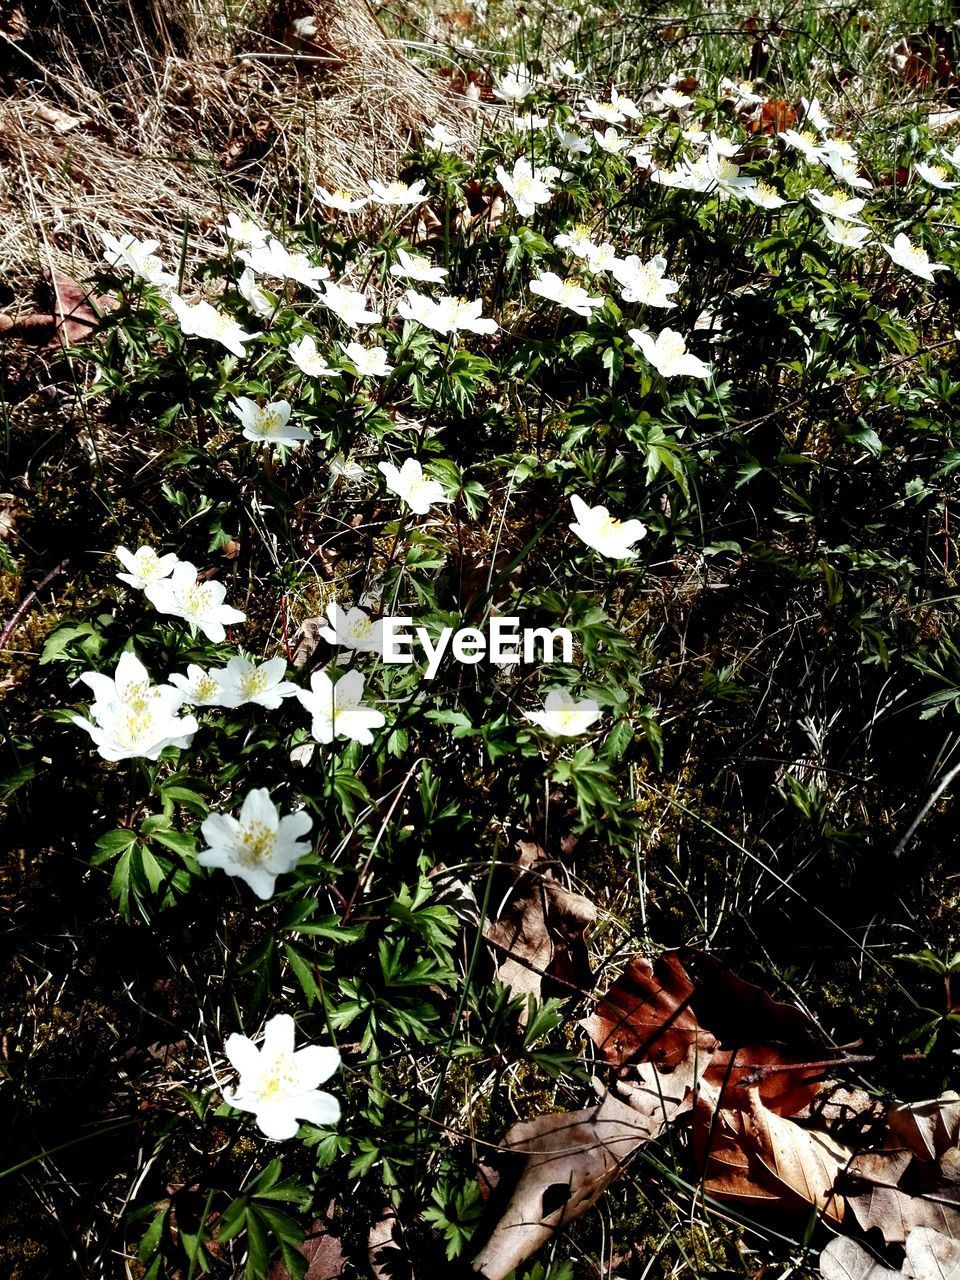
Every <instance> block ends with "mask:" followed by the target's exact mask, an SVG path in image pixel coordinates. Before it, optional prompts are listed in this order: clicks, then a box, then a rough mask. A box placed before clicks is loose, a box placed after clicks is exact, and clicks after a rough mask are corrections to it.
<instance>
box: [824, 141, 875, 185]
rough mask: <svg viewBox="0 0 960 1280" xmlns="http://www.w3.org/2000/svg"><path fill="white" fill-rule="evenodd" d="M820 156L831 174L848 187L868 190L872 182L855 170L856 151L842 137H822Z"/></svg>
mask: <svg viewBox="0 0 960 1280" xmlns="http://www.w3.org/2000/svg"><path fill="white" fill-rule="evenodd" d="M820 157H821V159H822V161H823V163H824V164H825V165H826V166H827V168H828V169H829V170H830V172H831V173H832V174H833V176H834V177H835V178H837V179H839V181H840V182H845V183H846V184H847V186H848V187H854V188H857V189H860V190H863V191H869V190H870V188H871V186H872V183H871V182H870V180H869V178H861V177H860V174H859V173H858V171H857V153H856V152H855V151H854V149H853V147H852V146H851V145H850V143H849V142H847V141H846V140H845V139H843V138H824V140H823V142H822V144H821V147H820Z"/></svg>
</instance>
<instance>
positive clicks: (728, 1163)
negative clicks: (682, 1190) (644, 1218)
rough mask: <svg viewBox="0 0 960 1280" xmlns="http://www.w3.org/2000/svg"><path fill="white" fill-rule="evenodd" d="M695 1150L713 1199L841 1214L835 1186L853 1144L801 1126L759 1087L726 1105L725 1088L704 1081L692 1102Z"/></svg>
mask: <svg viewBox="0 0 960 1280" xmlns="http://www.w3.org/2000/svg"><path fill="white" fill-rule="evenodd" d="M693 1150H694V1158H695V1160H696V1162H697V1166H698V1168H699V1169H701V1170H702V1173H701V1177H702V1185H703V1189H704V1191H705V1192H706V1193H707V1194H708V1195H710V1196H712V1197H713V1198H714V1199H717V1200H723V1201H726V1202H728V1203H733V1204H743V1205H749V1206H751V1207H754V1208H755V1207H756V1206H758V1205H760V1204H765V1205H766V1207H767V1208H770V1209H776V1210H778V1211H779V1212H786V1213H790V1212H809V1210H810V1208H811V1207H813V1208H815V1209H816V1210H817V1211H818V1212H819V1213H821V1214H823V1216H824V1217H825V1218H826V1219H828V1220H829V1221H831V1222H834V1223H839V1222H840V1221H842V1219H843V1215H844V1204H843V1201H842V1199H840V1197H839V1196H838V1194H837V1193H836V1191H835V1190H834V1184H835V1183H836V1181H837V1178H838V1176H839V1175H840V1173H841V1172H842V1171H843V1170H844V1169H845V1168H846V1167H847V1165H848V1163H849V1161H850V1157H851V1154H852V1153H851V1152H850V1150H849V1149H848V1148H846V1147H844V1146H842V1145H841V1144H840V1143H838V1142H836V1141H835V1140H834V1139H833V1138H831V1137H830V1136H829V1134H825V1133H819V1132H817V1131H816V1130H813V1129H804V1128H803V1127H801V1126H800V1125H799V1124H797V1123H796V1122H795V1121H793V1120H790V1119H787V1118H785V1117H783V1116H779V1115H777V1114H776V1112H774V1111H771V1110H769V1108H767V1107H766V1106H764V1104H763V1101H762V1099H761V1097H760V1092H759V1090H758V1089H750V1090H748V1097H747V1105H746V1106H745V1107H742V1108H741V1107H729V1108H728V1107H726V1106H723V1105H721V1093H720V1090H718V1089H716V1088H715V1087H713V1086H711V1085H701V1088H700V1092H699V1094H698V1097H697V1103H696V1107H695V1110H694V1127H693Z"/></svg>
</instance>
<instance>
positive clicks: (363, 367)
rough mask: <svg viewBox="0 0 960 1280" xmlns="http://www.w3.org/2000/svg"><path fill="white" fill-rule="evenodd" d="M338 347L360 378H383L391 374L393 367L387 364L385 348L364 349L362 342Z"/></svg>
mask: <svg viewBox="0 0 960 1280" xmlns="http://www.w3.org/2000/svg"><path fill="white" fill-rule="evenodd" d="M340 345H341V347H343V351H344V354H345V355H346V357H347V359H348V360H349V361H350V363H351V364H352V365H353V367H354V369H356V371H357V373H358V374H359V375H360V377H361V378H385V377H387V375H388V374H390V373H393V365H392V364H387V353H386V350H385V348H383V347H365V346H364V345H363V343H362V342H347V343H343V342H341V343H340Z"/></svg>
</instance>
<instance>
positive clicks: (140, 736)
mask: <svg viewBox="0 0 960 1280" xmlns="http://www.w3.org/2000/svg"><path fill="white" fill-rule="evenodd" d="M176 692H177V696H178V697H179V691H176ZM72 720H73V723H74V724H76V725H79V726H80V728H82V729H86V731H87V732H88V733H89V734H90V737H91V738H92V739H93V741H94V742H95V743H96V747H97V751H98V753H99V754H100V755H101V756H102V757H103V759H104V760H135V759H140V758H142V759H145V760H156V759H158V757H159V755H160V752H161V751H163V750H165V749H166V748H167V747H177V748H178V749H180V750H182V749H184V748H185V747H188V746H189V745H190V743H191V741H192V739H193V735H194V734H195V733H196V731H197V729H198V728H199V726H198V724H197V722H196V720H195V719H194V717H193V716H183V717H179V716H178V715H177V713H176V711H175V710H173V709H172V708H171V707H169V706H165V705H164V704H163V703H159V702H155V701H151V702H147V703H145V704H144V705H143V706H142V707H133V706H129V705H127V704H125V703H120V702H117V703H113V704H111V705H110V706H109V707H108V706H104V707H102V708H101V709H100V713H99V716H98V718H97V719H96V721H90V720H85V719H84V718H83V716H73V717H72Z"/></svg>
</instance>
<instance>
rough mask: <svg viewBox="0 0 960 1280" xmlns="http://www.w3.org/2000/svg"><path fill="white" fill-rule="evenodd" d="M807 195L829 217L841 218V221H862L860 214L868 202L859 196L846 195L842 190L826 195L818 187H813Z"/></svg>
mask: <svg viewBox="0 0 960 1280" xmlns="http://www.w3.org/2000/svg"><path fill="white" fill-rule="evenodd" d="M807 195H808V196H809V197H810V203H811V204H812V205H813V206H814V207H815V208H816V209H819V211H820V212H821V213H825V214H827V215H828V217H831V218H839V219H840V221H841V222H860V221H862V219H861V218H860V214H861V212H862V210H863V207H864V205H865V204H866V203H867V202H866V200H864V199H862V198H861V197H859V196H845V195H844V194H843V192H842V191H834V192H833V193H832V194H831V195H825V194H824V193H823V192H822V191H820V190H819V188H817V187H813V188H812V189H811V190H810V191H808V192H807Z"/></svg>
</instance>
